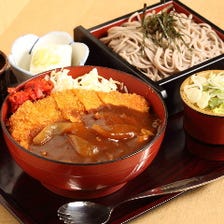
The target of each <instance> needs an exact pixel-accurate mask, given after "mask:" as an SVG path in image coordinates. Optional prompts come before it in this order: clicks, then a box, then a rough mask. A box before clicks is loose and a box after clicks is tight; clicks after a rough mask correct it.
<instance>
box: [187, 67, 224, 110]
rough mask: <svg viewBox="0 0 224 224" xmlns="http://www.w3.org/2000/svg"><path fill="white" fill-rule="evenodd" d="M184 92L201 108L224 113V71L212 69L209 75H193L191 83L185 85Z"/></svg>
mask: <svg viewBox="0 0 224 224" xmlns="http://www.w3.org/2000/svg"><path fill="white" fill-rule="evenodd" d="M184 93H185V95H186V97H187V98H188V100H189V101H190V102H191V103H192V104H194V105H196V106H198V107H199V108H200V109H205V110H210V111H212V112H213V113H216V114H224V71H221V70H220V72H218V73H217V72H216V73H215V72H213V71H210V73H209V74H208V75H207V76H201V75H199V74H194V75H192V76H191V83H190V84H188V85H186V86H185V87H184Z"/></svg>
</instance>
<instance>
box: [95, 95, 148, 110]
mask: <svg viewBox="0 0 224 224" xmlns="http://www.w3.org/2000/svg"><path fill="white" fill-rule="evenodd" d="M97 95H98V97H99V98H100V100H101V101H102V102H103V103H104V104H112V105H114V106H126V107H128V108H130V109H134V110H137V111H140V112H148V111H149V104H148V102H147V100H146V99H145V98H144V97H142V96H140V95H137V94H135V93H132V94H130V93H121V92H118V91H112V92H109V93H107V92H98V93H97Z"/></svg>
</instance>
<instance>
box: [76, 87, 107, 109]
mask: <svg viewBox="0 0 224 224" xmlns="http://www.w3.org/2000/svg"><path fill="white" fill-rule="evenodd" d="M74 92H75V95H76V96H77V97H78V98H79V100H80V101H81V102H82V104H83V105H84V107H85V110H86V111H90V110H93V109H96V108H99V107H100V106H102V105H103V102H102V101H101V100H100V98H99V97H98V95H97V92H96V91H94V90H88V91H87V90H84V89H75V90H74Z"/></svg>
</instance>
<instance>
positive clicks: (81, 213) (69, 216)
mask: <svg viewBox="0 0 224 224" xmlns="http://www.w3.org/2000/svg"><path fill="white" fill-rule="evenodd" d="M223 175H224V170H221V171H218V172H213V173H210V174H207V175H203V176H197V177H192V178H189V179H184V180H180V181H176V182H173V183H170V184H167V185H163V186H160V187H156V188H153V189H151V190H148V191H145V192H142V193H140V194H137V195H135V196H133V197H131V198H128V199H125V200H123V201H121V202H119V203H117V204H115V205H112V206H108V207H107V206H104V205H102V204H98V203H94V202H90V201H75V202H70V203H67V204H64V205H62V206H61V207H60V208H59V209H58V216H59V219H60V220H63V221H64V223H67V224H83V223H85V224H90V223H91V224H105V223H107V222H108V221H109V219H110V217H111V214H112V212H113V211H114V209H115V208H116V207H118V206H119V205H121V204H123V203H126V202H128V201H133V200H138V199H142V198H149V197H153V196H158V195H166V194H172V193H178V192H184V191H187V190H190V189H194V188H197V187H200V186H203V185H205V184H208V183H210V182H213V181H215V180H217V179H218V178H221V177H222V176H223Z"/></svg>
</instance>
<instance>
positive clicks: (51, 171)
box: [1, 66, 167, 198]
mask: <svg viewBox="0 0 224 224" xmlns="http://www.w3.org/2000/svg"><path fill="white" fill-rule="evenodd" d="M166 123H167V112H166V108H165V105H164V102H163V100H162V98H161V97H160V95H159V94H158V93H157V92H156V91H155V90H154V89H153V87H152V86H150V85H149V84H147V83H145V82H143V81H141V80H140V79H138V78H136V77H134V76H132V75H130V74H126V73H124V72H121V71H117V70H113V69H109V68H104V67H97V66H94V67H93V66H79V67H67V68H65V69H56V70H52V71H48V72H45V73H43V74H40V75H38V76H36V77H34V78H32V79H30V80H28V81H26V82H24V83H22V84H20V85H19V86H18V87H16V88H12V89H9V95H8V96H7V98H6V99H5V101H4V102H3V105H2V110H1V124H2V128H3V133H4V138H5V141H6V144H7V146H8V148H9V151H10V153H11V155H12V157H13V158H14V159H15V161H16V162H17V163H18V165H19V166H21V168H22V169H23V170H24V171H25V172H27V173H28V174H29V175H30V176H32V177H33V178H35V179H37V180H39V181H40V182H41V183H42V184H43V185H44V186H45V187H46V188H48V189H49V190H51V191H53V192H55V193H57V194H59V195H63V196H66V197H71V198H96V197H101V196H105V195H108V194H111V193H113V192H115V191H117V190H119V189H120V188H121V187H123V186H124V185H125V184H126V183H127V182H129V181H130V180H132V179H133V178H135V177H136V176H138V175H139V174H140V173H142V172H143V171H144V170H145V169H146V168H147V167H148V166H149V165H150V164H151V162H152V161H153V159H154V158H155V157H156V155H157V153H158V151H159V148H160V145H161V142H162V140H163V137H164V132H165V128H166Z"/></svg>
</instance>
